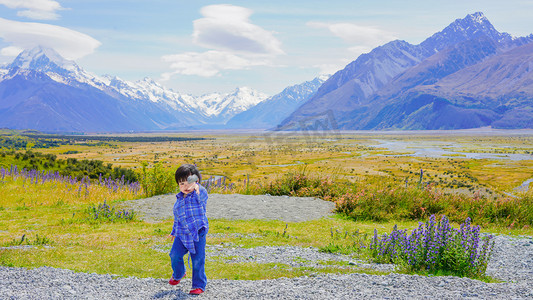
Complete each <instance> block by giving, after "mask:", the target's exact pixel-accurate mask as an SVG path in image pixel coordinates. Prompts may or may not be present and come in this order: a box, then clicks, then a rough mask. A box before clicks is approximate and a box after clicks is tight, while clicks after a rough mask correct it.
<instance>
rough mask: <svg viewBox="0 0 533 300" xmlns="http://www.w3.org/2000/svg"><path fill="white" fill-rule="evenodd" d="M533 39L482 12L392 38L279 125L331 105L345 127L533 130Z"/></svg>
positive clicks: (298, 123)
mask: <svg viewBox="0 0 533 300" xmlns="http://www.w3.org/2000/svg"><path fill="white" fill-rule="evenodd" d="M531 42H533V35H529V36H526V37H519V38H515V37H512V36H511V35H509V34H507V33H500V32H498V31H497V30H496V29H495V28H494V27H493V26H492V24H491V23H490V22H489V21H488V19H487V18H486V17H485V16H484V15H483V13H481V12H477V13H474V14H471V15H468V16H466V17H465V18H464V19H457V20H455V21H454V22H453V23H451V24H450V25H449V26H447V27H446V28H445V29H444V30H442V31H440V32H438V33H435V34H434V35H432V36H431V37H429V38H427V39H426V40H424V41H423V42H422V43H420V44H418V45H411V44H409V43H407V42H405V41H400V40H397V41H392V42H389V43H387V44H385V45H383V46H380V47H377V48H375V49H373V50H372V51H371V52H369V53H367V54H363V55H361V56H359V57H358V58H357V59H356V60H355V61H353V62H352V63H350V64H348V65H347V66H346V67H345V68H344V69H343V70H340V71H338V72H337V73H335V74H333V76H331V77H330V78H329V79H328V80H327V81H326V82H325V83H324V84H323V85H322V86H321V87H320V88H319V89H318V91H317V93H316V94H315V95H314V96H313V97H312V98H311V99H309V100H308V101H307V102H306V103H304V104H303V105H302V106H301V107H299V108H298V109H297V110H296V111H294V112H293V113H292V114H291V115H290V116H289V117H288V118H287V119H285V120H284V121H282V123H281V124H280V126H279V129H285V130H290V129H292V130H294V129H298V128H300V129H301V127H302V126H303V127H305V126H308V125H306V124H305V123H303V124H302V120H305V119H309V118H310V117H312V116H315V115H320V114H323V113H324V111H325V110H326V109H328V110H332V113H333V115H334V118H335V121H336V124H338V126H339V128H340V129H359V130H370V129H371V130H388V129H464V128H477V127H484V126H492V127H494V128H533V118H532V116H533V115H532V114H531V107H532V104H533V93H532V88H533V87H532V81H531V79H532V78H533V77H532V76H533V75H532V74H533V73H532V72H531V66H533V60H532V59H531V58H532V54H533V47H532V45H531V44H530V43H531ZM311 119H312V118H311Z"/></svg>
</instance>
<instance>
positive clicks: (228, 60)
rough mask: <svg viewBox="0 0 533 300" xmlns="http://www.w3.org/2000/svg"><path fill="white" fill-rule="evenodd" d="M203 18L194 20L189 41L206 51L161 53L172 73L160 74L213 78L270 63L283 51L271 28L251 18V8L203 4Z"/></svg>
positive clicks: (164, 77) (166, 76) (164, 76)
mask: <svg viewBox="0 0 533 300" xmlns="http://www.w3.org/2000/svg"><path fill="white" fill-rule="evenodd" d="M200 13H201V14H202V16H203V18H200V19H197V20H194V21H193V27H194V29H193V34H192V41H193V43H194V44H196V45H199V46H201V47H204V48H207V49H209V50H207V51H205V52H187V53H182V54H173V55H166V56H163V57H162V59H163V60H164V61H166V62H170V63H171V64H170V68H172V69H173V71H172V72H167V73H164V74H162V79H163V80H168V79H170V77H171V76H172V75H175V74H182V75H197V76H203V77H212V76H216V75H219V74H220V72H221V71H223V70H243V69H249V68H251V67H254V66H265V65H272V63H271V61H272V59H273V58H274V57H276V56H278V55H281V54H285V53H284V52H283V50H282V49H281V42H280V41H279V40H278V39H277V38H276V37H275V36H274V34H273V33H272V32H271V31H268V30H265V29H263V28H261V27H260V26H257V25H255V24H253V23H252V22H251V21H250V19H249V18H250V16H251V15H252V13H253V11H252V10H250V9H248V8H245V7H240V6H234V5H229V4H221V5H209V6H204V7H203V8H202V9H201V10H200Z"/></svg>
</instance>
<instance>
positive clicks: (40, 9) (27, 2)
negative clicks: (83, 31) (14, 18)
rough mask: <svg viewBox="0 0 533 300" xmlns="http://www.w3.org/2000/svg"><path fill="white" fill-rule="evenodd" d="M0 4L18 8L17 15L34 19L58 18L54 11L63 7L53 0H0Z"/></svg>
mask: <svg viewBox="0 0 533 300" xmlns="http://www.w3.org/2000/svg"><path fill="white" fill-rule="evenodd" d="M0 5H5V6H7V7H9V8H12V9H18V10H20V11H18V12H17V15H18V16H19V17H26V18H29V19H34V20H56V19H58V18H59V15H58V14H57V13H56V11H58V10H61V9H64V8H63V7H61V4H59V2H57V1H54V0H0Z"/></svg>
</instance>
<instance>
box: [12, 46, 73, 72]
mask: <svg viewBox="0 0 533 300" xmlns="http://www.w3.org/2000/svg"><path fill="white" fill-rule="evenodd" d="M15 67H16V68H21V69H31V70H36V71H44V72H46V71H57V69H58V68H60V69H64V70H67V71H77V70H78V69H79V67H78V65H76V63H75V62H74V61H72V60H68V59H65V58H63V57H62V56H61V55H59V53H57V52H56V51H55V50H54V49H51V48H45V47H42V46H38V47H35V48H33V49H29V50H28V49H27V50H24V51H22V52H21V53H20V54H19V55H18V56H17V57H16V58H15V60H14V61H13V63H12V64H11V65H10V68H15Z"/></svg>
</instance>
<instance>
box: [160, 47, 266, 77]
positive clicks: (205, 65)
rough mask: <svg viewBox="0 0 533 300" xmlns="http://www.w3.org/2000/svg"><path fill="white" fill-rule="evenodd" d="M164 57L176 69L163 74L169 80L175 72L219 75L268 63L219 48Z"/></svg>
mask: <svg viewBox="0 0 533 300" xmlns="http://www.w3.org/2000/svg"><path fill="white" fill-rule="evenodd" d="M162 59H163V61H166V62H169V63H170V68H172V69H174V71H173V72H168V73H164V74H162V75H161V77H162V80H168V79H170V77H171V76H172V75H175V74H183V75H197V76H202V77H212V76H215V75H219V74H220V71H222V70H242V69H248V68H250V67H252V66H260V65H267V64H268V62H267V61H266V60H259V59H247V58H244V57H241V56H237V55H234V54H231V53H228V52H224V51H217V50H211V51H206V52H203V53H199V52H187V53H182V54H173V55H165V56H163V57H162Z"/></svg>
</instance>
